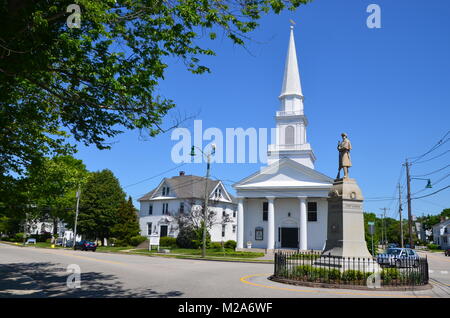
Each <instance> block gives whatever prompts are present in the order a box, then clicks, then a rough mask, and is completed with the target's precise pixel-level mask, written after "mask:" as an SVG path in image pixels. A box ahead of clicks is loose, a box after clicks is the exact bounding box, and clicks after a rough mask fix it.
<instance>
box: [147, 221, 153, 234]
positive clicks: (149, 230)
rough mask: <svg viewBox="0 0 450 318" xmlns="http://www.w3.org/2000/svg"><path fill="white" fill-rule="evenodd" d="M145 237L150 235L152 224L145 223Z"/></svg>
mask: <svg viewBox="0 0 450 318" xmlns="http://www.w3.org/2000/svg"><path fill="white" fill-rule="evenodd" d="M147 235H152V224H151V223H147Z"/></svg>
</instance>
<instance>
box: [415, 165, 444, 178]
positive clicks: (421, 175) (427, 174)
mask: <svg viewBox="0 0 450 318" xmlns="http://www.w3.org/2000/svg"><path fill="white" fill-rule="evenodd" d="M448 167H450V165H446V166H445V167H443V168H440V169H437V170H434V171H432V172H429V173H425V174H419V175H414V176H413V177H425V176H429V175H430V174H434V173H436V172H439V171H442V170H444V169H446V168H448Z"/></svg>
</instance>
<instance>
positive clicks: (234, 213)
mask: <svg viewBox="0 0 450 318" xmlns="http://www.w3.org/2000/svg"><path fill="white" fill-rule="evenodd" d="M233 217H234V218H235V217H236V210H234V211H233Z"/></svg>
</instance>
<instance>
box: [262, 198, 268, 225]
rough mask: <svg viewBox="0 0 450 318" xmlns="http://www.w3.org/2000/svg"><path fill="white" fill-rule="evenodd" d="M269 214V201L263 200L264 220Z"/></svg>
mask: <svg viewBox="0 0 450 318" xmlns="http://www.w3.org/2000/svg"><path fill="white" fill-rule="evenodd" d="M268 215H269V202H263V221H267V219H268Z"/></svg>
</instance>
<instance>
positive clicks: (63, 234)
mask: <svg viewBox="0 0 450 318" xmlns="http://www.w3.org/2000/svg"><path fill="white" fill-rule="evenodd" d="M53 227H54V225H53V221H52V220H51V219H48V218H47V219H46V218H43V219H36V220H28V222H27V235H33V234H44V233H53ZM56 233H57V234H58V238H61V239H62V240H64V241H69V240H73V235H74V233H73V231H72V230H71V229H69V228H68V227H67V224H66V223H64V222H62V221H58V223H57V226H56ZM80 240H81V236H80V235H77V241H80Z"/></svg>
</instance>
